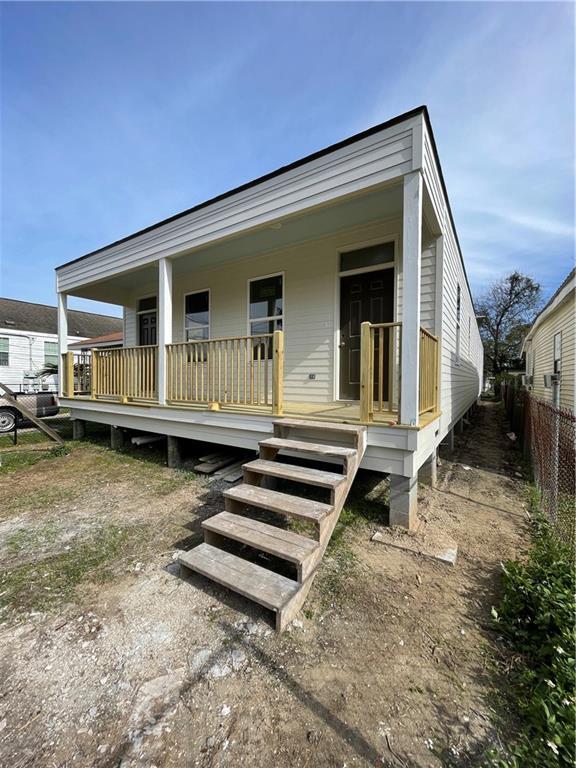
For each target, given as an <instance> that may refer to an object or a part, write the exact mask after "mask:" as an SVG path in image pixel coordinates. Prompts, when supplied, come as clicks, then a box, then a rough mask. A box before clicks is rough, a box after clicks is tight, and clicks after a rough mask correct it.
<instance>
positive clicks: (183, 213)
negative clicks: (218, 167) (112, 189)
mask: <svg viewBox="0 0 576 768" xmlns="http://www.w3.org/2000/svg"><path fill="white" fill-rule="evenodd" d="M419 114H424V116H425V118H426V121H427V123H428V125H429V126H430V120H429V117H428V110H427V108H426V106H425V105H422V106H420V107H416V108H415V109H411V110H409V111H408V112H404V113H403V114H401V115H397V116H396V117H393V118H392V119H391V120H387V121H386V122H384V123H379V124H378V125H374V126H372V127H371V128H367V129H366V130H365V131H361V132H360V133H355V134H354V135H353V136H349V137H348V138H347V139H343V140H342V141H338V142H336V144H331V145H330V146H329V147H324V149H319V150H317V151H316V152H313V153H312V154H310V155H306V156H305V157H301V158H300V159H299V160H295V161H294V162H293V163H289V164H288V165H283V166H281V167H280V168H277V169H276V170H275V171H271V172H270V173H266V174H264V176H259V177H258V178H257V179H253V180H252V181H248V182H246V183H245V184H241V185H240V186H239V187H234V189H230V190H228V192H223V193H222V194H220V195H216V197H212V198H210V199H209V200H205V201H204V202H202V203H198V204H197V205H194V206H192V208H187V209H186V210H185V211H181V212H180V213H176V214H174V215H173V216H169V217H168V218H167V219H163V220H162V221H158V222H156V224H151V225H150V226H149V227H145V228H144V229H139V230H138V231H137V232H133V233H132V234H131V235H127V236H126V237H122V238H120V240H115V241H114V242H113V243H109V244H108V245H104V246H102V247H101V248H97V249H96V250H95V251H90V252H89V253H85V254H84V256H78V258H76V259H72V261H67V262H66V263H65V264H60V266H58V267H56V271H58V270H59V269H63V268H64V267H69V266H70V265H71V264H76V263H77V262H79V261H83V260H84V259H87V258H89V257H90V256H95V255H96V254H97V253H102V251H106V250H108V248H114V246H116V245H121V244H122V243H126V242H128V241H129V240H132V239H133V238H135V237H139V236H140V235H145V234H146V233H147V232H152V230H154V229H157V228H158V227H162V226H163V225H164V224H170V223H171V222H173V221H177V220H178V219H180V218H183V217H184V216H188V214H190V213H195V212H196V211H200V210H202V209H203V208H207V207H208V206H209V205H213V204H214V203H219V202H221V201H222V200H226V199H227V198H228V197H232V195H236V194H238V193H239V192H245V191H246V190H247V189H251V188H252V187H255V186H257V185H258V184H263V183H264V182H265V181H270V179H274V178H276V177H277V176H281V175H282V174H283V173H287V172H288V171H292V170H294V169H295V168H300V167H301V166H302V165H306V163H311V162H313V161H314V160H318V159H319V158H320V157H324V156H325V155H328V154H330V153H331V152H335V151H337V150H338V149H343V148H344V147H347V146H349V145H350V144H354V143H355V142H357V141H361V140H362V139H366V138H368V137H369V136H373V135H374V134H375V133H378V132H379V131H383V130H385V129H386V128H392V126H394V125H397V124H398V123H402V122H404V121H405V120H409V119H410V118H412V117H416V115H419ZM430 130H431V128H430ZM432 144H433V147H434V153H435V154H436V146H435V144H434V140H432ZM440 176H441V177H442V171H440ZM441 180H442V185H443V187H444V179H443V178H441ZM444 194H446V192H444Z"/></svg>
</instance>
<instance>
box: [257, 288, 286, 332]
mask: <svg viewBox="0 0 576 768" xmlns="http://www.w3.org/2000/svg"><path fill="white" fill-rule="evenodd" d="M283 283H284V279H283V276H282V275H273V276H272V277H262V278H258V279H256V280H250V282H249V284H248V285H249V308H248V320H249V323H250V335H251V336H258V335H259V334H263V333H273V332H274V331H281V330H282V321H283V312H284V300H283V292H284V285H283Z"/></svg>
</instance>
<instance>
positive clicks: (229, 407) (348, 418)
mask: <svg viewBox="0 0 576 768" xmlns="http://www.w3.org/2000/svg"><path fill="white" fill-rule="evenodd" d="M75 399H77V400H90V399H91V398H90V397H85V396H81V395H76V396H75ZM97 402H101V403H106V402H107V403H118V402H120V400H119V398H98V400H97ZM128 402H129V404H133V405H137V406H144V407H146V406H152V407H158V403H157V402H155V401H153V400H130V401H128ZM125 404H126V403H125ZM163 407H165V408H169V409H171V408H186V409H191V410H195V411H207V410H209V407H208V403H185V402H177V401H172V402H170V403H169V404H168V405H166V406H163ZM219 412H220V413H244V414H249V415H254V416H272V413H271V408H270V406H267V405H236V404H233V403H221V404H220V409H219ZM283 416H284V417H286V418H301V417H305V418H307V419H314V420H318V421H328V422H330V421H331V422H340V423H344V424H359V423H361V422H360V403H358V402H354V401H352V402H347V401H341V400H335V401H332V402H325V403H300V402H298V403H295V402H286V401H285V402H284V413H283ZM439 416H440V412H439V411H435V412H432V411H430V412H428V413H423V414H421V415H420V424H419V426H418V427H409V426H407V425H405V424H402V425H399V424H397V423H396V422H397V418H398V416H397V414H396V413H393V412H391V411H374V416H373V421H372V422H371V424H373V425H379V426H388V427H400V428H402V429H423V428H424V427H426V426H428V424H430V423H431V422H433V421H434V420H435V419H437V418H438V417H439ZM274 418H280V419H281V418H282V416H280V417H274Z"/></svg>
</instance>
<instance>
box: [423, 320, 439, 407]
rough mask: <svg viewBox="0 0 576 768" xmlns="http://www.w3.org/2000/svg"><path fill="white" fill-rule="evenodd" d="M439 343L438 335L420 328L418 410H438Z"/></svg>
mask: <svg viewBox="0 0 576 768" xmlns="http://www.w3.org/2000/svg"><path fill="white" fill-rule="evenodd" d="M438 371H439V345H438V339H437V338H436V336H433V335H432V334H431V333H430V331H427V330H426V328H420V372H419V381H420V386H419V390H418V411H419V413H420V414H422V413H430V412H434V411H437V410H438Z"/></svg>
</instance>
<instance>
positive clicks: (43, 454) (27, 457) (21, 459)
mask: <svg viewBox="0 0 576 768" xmlns="http://www.w3.org/2000/svg"><path fill="white" fill-rule="evenodd" d="M67 453H69V449H68V447H67V446H65V445H57V446H54V448H50V449H47V450H45V451H11V452H9V453H2V454H0V474H3V473H7V472H14V471H15V470H17V469H23V468H24V467H32V466H34V464H38V462H39V461H44V460H45V459H55V458H58V457H59V456H65V455H66V454H67Z"/></svg>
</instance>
